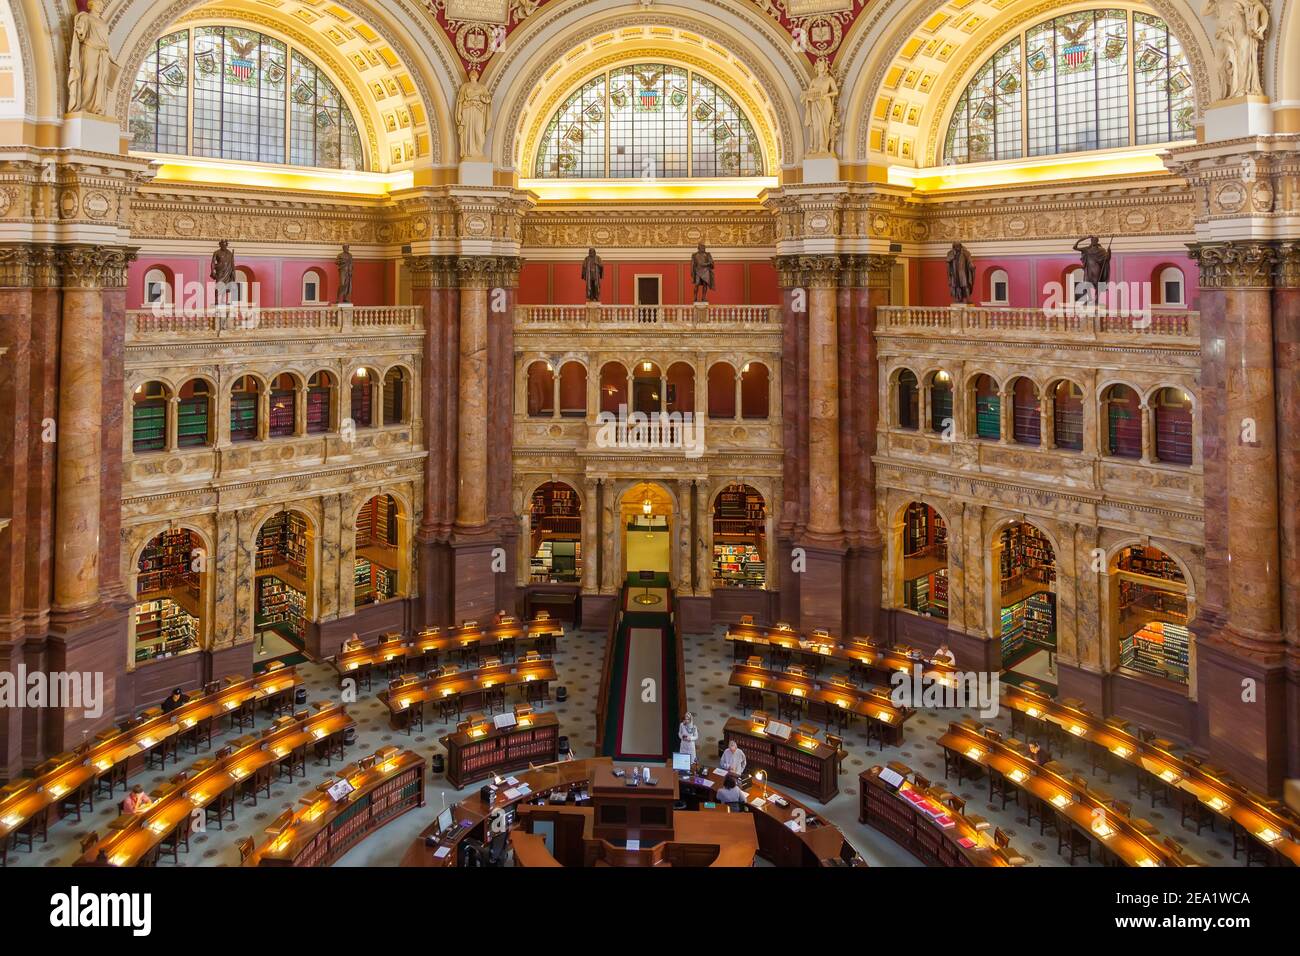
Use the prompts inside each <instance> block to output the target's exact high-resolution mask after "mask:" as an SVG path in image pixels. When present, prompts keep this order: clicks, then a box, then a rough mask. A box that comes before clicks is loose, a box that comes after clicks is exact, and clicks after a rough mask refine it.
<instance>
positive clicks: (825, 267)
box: [799, 255, 843, 289]
mask: <svg viewBox="0 0 1300 956" xmlns="http://www.w3.org/2000/svg"><path fill="white" fill-rule="evenodd" d="M842 266H843V263H842V262H841V261H840V257H839V256H836V255H825V256H800V257H799V269H800V271H801V272H803V273H804V277H805V279H806V281H807V283H808V287H809V288H811V289H833V288H835V287H836V286H837V285H839V283H840V269H841V268H842Z"/></svg>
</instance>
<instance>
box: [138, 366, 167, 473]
mask: <svg viewBox="0 0 1300 956" xmlns="http://www.w3.org/2000/svg"><path fill="white" fill-rule="evenodd" d="M170 398H171V390H170V389H169V388H168V387H167V386H166V385H164V384H163V383H162V382H145V383H144V384H143V385H137V386H136V387H135V393H134V394H133V395H132V396H131V450H132V451H133V452H135V453H136V454H137V455H140V454H144V453H145V452H151V451H166V450H167V438H168V434H167V402H168V400H169V399H170Z"/></svg>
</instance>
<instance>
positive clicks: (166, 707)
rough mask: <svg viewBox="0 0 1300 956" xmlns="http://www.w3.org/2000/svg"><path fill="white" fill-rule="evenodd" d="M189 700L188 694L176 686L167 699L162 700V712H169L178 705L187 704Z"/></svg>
mask: <svg viewBox="0 0 1300 956" xmlns="http://www.w3.org/2000/svg"><path fill="white" fill-rule="evenodd" d="M189 702H190V698H189V696H188V695H186V694H184V693H182V692H181V689H180V688H179V687H177V688H176V689H175V690H174V691H172V692H171V694H169V695H168V697H167V699H166V700H164V701H163V702H162V712H163V713H164V714H170V713H171V712H172V711H173V710H175V709H176V708H177V707H180V706H182V705H183V704H188V703H189Z"/></svg>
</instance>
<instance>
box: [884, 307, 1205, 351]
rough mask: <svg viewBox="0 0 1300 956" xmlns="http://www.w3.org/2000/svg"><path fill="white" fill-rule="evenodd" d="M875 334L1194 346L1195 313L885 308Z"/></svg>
mask: <svg viewBox="0 0 1300 956" xmlns="http://www.w3.org/2000/svg"><path fill="white" fill-rule="evenodd" d="M879 316H880V319H879V324H878V328H879V330H880V331H887V332H895V333H897V332H903V333H907V332H915V333H918V334H926V333H939V334H941V335H945V336H948V335H954V334H957V335H960V334H970V333H974V334H979V333H993V334H996V335H999V336H1004V335H1005V336H1010V337H1014V338H1025V339H1030V338H1041V337H1043V336H1052V337H1053V338H1061V339H1067V340H1070V341H1094V342H1115V341H1135V340H1136V341H1151V340H1160V341H1167V342H1178V343H1182V344H1187V345H1194V344H1199V342H1200V338H1201V328H1200V318H1201V316H1200V313H1199V312H1195V311H1192V310H1189V309H1169V308H1152V309H1148V310H1138V309H1135V310H1133V311H1131V312H1127V311H1109V310H1099V309H1089V308H1077V309H1075V308H1066V309H1044V308H1032V309H1031V308H1015V307H1011V306H984V305H967V306H960V305H951V306H913V305H905V306H884V307H882V308H881V309H880V311H879Z"/></svg>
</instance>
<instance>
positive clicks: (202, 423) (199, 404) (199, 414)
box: [176, 393, 210, 448]
mask: <svg viewBox="0 0 1300 956" xmlns="http://www.w3.org/2000/svg"><path fill="white" fill-rule="evenodd" d="M209 405H210V403H209V401H208V396H207V394H206V393H205V394H203V395H195V396H192V397H190V398H182V399H181V400H180V402H179V403H178V404H177V406H176V444H177V446H178V447H180V448H198V447H201V446H203V445H206V444H208V442H209V441H210V437H209V432H208V408H209Z"/></svg>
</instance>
